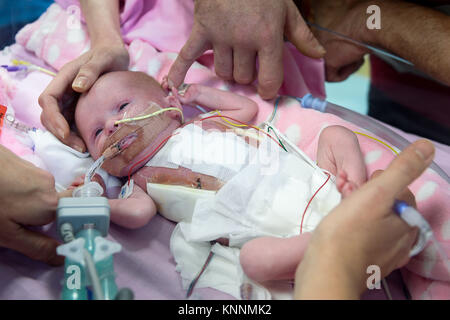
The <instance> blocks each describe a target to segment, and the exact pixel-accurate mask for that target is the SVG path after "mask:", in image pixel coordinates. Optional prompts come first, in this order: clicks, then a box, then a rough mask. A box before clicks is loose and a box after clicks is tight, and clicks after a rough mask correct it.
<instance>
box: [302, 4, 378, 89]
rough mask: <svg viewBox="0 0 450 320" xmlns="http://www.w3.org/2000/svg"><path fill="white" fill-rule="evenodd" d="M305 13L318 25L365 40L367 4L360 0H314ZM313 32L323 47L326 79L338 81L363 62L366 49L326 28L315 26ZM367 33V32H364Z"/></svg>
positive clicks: (352, 37)
mask: <svg viewBox="0 0 450 320" xmlns="http://www.w3.org/2000/svg"><path fill="white" fill-rule="evenodd" d="M310 2H311V6H312V9H313V10H312V11H311V15H310V16H309V17H308V19H309V20H311V21H314V23H316V24H318V25H319V26H321V27H324V28H327V29H330V30H333V31H335V32H338V33H340V34H343V35H346V36H348V37H350V38H351V39H354V40H359V41H362V42H364V41H365V40H366V39H365V37H366V35H367V33H368V32H367V31H368V29H367V26H366V20H367V17H368V16H367V14H366V9H367V7H368V6H369V5H370V4H366V5H364V3H365V2H366V1H361V0H340V1H336V0H331V1H330V0H314V1H311V0H310ZM311 30H312V32H313V33H314V35H315V36H316V38H317V39H318V40H319V42H320V43H321V44H322V45H323V46H324V47H325V49H326V54H325V57H324V58H325V71H326V80H327V81H330V82H338V81H343V80H345V79H347V78H348V77H349V76H350V75H351V74H352V73H354V72H356V71H357V70H358V69H359V68H360V67H361V66H362V64H363V63H364V55H365V54H367V53H368V52H369V50H367V49H365V48H363V47H361V46H358V45H356V44H354V43H352V42H350V41H348V40H345V39H343V38H341V37H337V36H336V35H333V34H330V33H328V32H326V31H320V30H318V29H316V28H314V27H312V28H311ZM365 33H366V34H365Z"/></svg>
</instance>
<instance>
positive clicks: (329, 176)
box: [300, 172, 331, 234]
mask: <svg viewBox="0 0 450 320" xmlns="http://www.w3.org/2000/svg"><path fill="white" fill-rule="evenodd" d="M325 174H326V175H327V176H328V178H327V180H326V181H325V182H324V183H323V184H322V185H321V186H320V188H319V189H317V191H316V192H315V193H314V195H313V196H312V197H311V199H309V202H308V204H307V205H306V208H305V211H303V215H302V221H301V223H300V234H302V231H303V219H304V218H305V214H306V210H308V207H309V205H310V204H311V202H312V200H313V199H314V197H315V196H316V195H317V194H318V193H319V191H320V190H321V189H322V188H323V187H324V186H325V185H326V184H327V182H328V180H330V178H331V175H330V174H329V173H328V172H325Z"/></svg>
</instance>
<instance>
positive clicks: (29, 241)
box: [8, 226, 64, 266]
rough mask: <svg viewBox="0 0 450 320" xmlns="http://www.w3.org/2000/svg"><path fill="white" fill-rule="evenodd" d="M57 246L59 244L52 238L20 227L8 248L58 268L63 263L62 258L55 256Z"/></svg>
mask: <svg viewBox="0 0 450 320" xmlns="http://www.w3.org/2000/svg"><path fill="white" fill-rule="evenodd" d="M59 245H60V243H59V242H58V241H56V240H55V239H53V238H50V237H48V236H46V235H43V234H41V233H38V232H35V231H31V230H27V229H25V228H24V227H21V226H20V227H19V229H18V230H17V233H16V238H15V239H14V240H13V242H12V243H10V244H9V245H8V247H9V248H10V249H12V250H15V251H18V252H20V253H22V254H24V255H26V256H27V257H29V258H31V259H33V260H38V261H41V262H44V263H47V264H49V265H53V266H58V265H61V264H62V263H63V262H64V257H62V256H58V255H57V254H56V248H57V247H58V246H59Z"/></svg>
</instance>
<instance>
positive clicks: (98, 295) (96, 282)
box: [83, 249, 105, 300]
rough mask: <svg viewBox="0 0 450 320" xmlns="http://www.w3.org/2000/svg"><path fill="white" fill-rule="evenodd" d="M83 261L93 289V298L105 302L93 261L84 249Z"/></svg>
mask: <svg viewBox="0 0 450 320" xmlns="http://www.w3.org/2000/svg"><path fill="white" fill-rule="evenodd" d="M83 256H84V261H85V262H86V267H87V271H88V273H89V277H90V279H91V282H92V288H93V289H94V296H95V299H96V300H105V297H104V296H103V291H102V286H101V285H100V279H99V278H98V274H97V269H95V264H94V260H93V259H92V256H91V254H90V253H89V251H87V250H86V249H83Z"/></svg>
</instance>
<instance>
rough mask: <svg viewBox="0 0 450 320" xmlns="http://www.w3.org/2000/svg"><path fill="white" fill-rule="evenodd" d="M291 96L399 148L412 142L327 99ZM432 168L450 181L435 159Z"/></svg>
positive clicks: (311, 107) (309, 107) (370, 119)
mask: <svg viewBox="0 0 450 320" xmlns="http://www.w3.org/2000/svg"><path fill="white" fill-rule="evenodd" d="M291 98H294V99H296V100H298V101H299V102H300V103H301V104H302V106H303V108H307V109H314V110H316V111H320V112H326V113H331V114H334V115H336V116H338V117H340V118H342V119H344V120H346V121H348V122H351V123H354V124H355V125H357V126H359V127H361V128H364V129H366V130H368V131H370V132H371V133H373V134H374V135H376V136H378V137H379V138H381V139H383V140H384V141H386V142H387V143H389V144H391V145H393V146H394V147H396V148H397V149H400V150H403V149H405V148H406V147H407V146H408V145H410V144H411V142H409V141H408V140H406V139H405V138H403V137H402V136H400V135H399V134H397V133H395V132H394V131H392V130H391V129H389V128H388V127H386V126H384V125H382V124H381V123H379V122H377V121H375V120H373V119H372V118H370V117H368V116H365V115H361V114H359V113H357V112H354V111H352V110H349V109H347V108H344V107H341V106H338V105H336V104H333V103H330V102H328V101H326V100H323V99H320V98H316V97H314V96H313V95H311V94H307V95H306V96H304V97H303V98H297V97H291ZM430 168H431V169H433V170H434V171H435V172H436V173H437V174H439V175H440V176H441V177H442V178H443V179H444V180H445V181H446V182H447V183H450V178H449V176H448V175H447V173H445V171H444V170H442V169H441V168H440V167H439V166H438V165H437V164H436V163H435V162H434V161H433V162H432V163H431V165H430Z"/></svg>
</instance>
